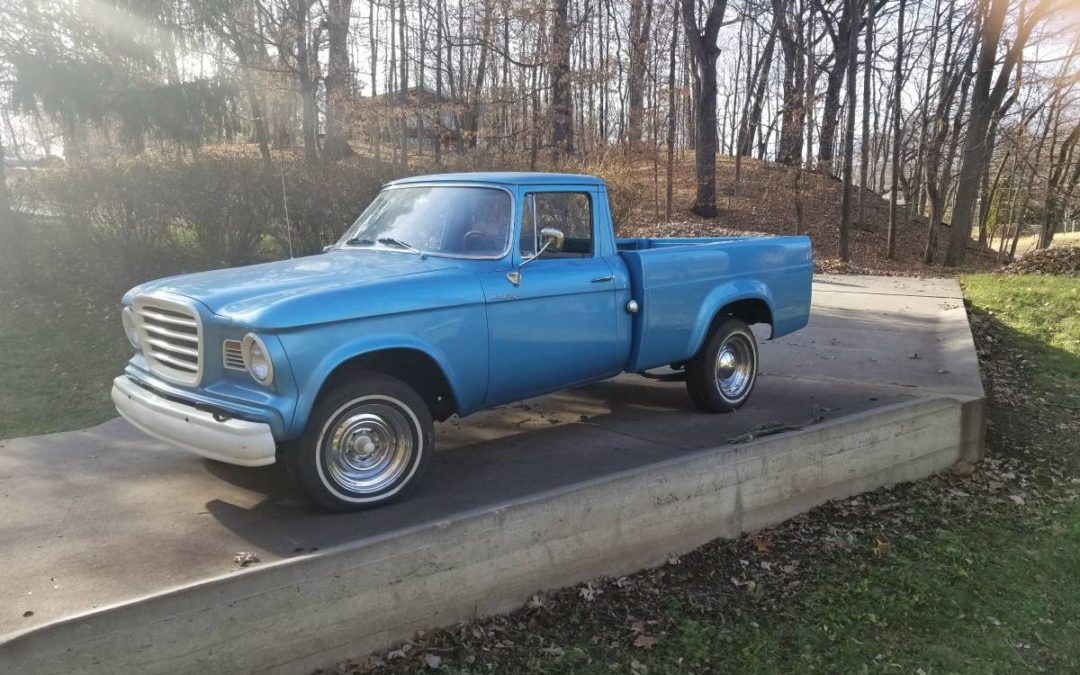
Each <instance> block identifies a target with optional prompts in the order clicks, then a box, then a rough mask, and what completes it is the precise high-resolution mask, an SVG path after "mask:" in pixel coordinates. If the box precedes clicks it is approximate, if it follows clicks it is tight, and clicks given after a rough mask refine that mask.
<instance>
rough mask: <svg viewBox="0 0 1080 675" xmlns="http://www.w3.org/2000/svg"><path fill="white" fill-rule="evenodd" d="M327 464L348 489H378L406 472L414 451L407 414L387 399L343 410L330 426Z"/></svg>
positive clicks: (364, 490) (329, 469) (327, 438)
mask: <svg viewBox="0 0 1080 675" xmlns="http://www.w3.org/2000/svg"><path fill="white" fill-rule="evenodd" d="M324 442H325V443H326V468H327V471H328V473H329V474H330V478H331V479H332V480H333V481H334V482H335V483H337V484H338V485H340V486H341V487H342V488H345V489H346V490H348V491H349V492H353V493H358V494H367V493H373V492H379V491H381V490H383V489H385V488H386V487H387V486H389V485H391V484H393V483H394V481H396V480H398V479H399V478H400V477H401V476H402V474H404V473H405V471H406V469H407V468H408V466H409V462H410V460H411V458H412V456H413V452H414V449H415V448H414V441H413V433H412V426H411V425H410V424H409V419H408V417H407V416H406V415H405V414H404V413H403V412H402V411H400V410H398V409H397V408H395V407H393V406H390V405H387V404H385V403H375V402H372V403H363V404H360V405H358V406H356V407H354V408H352V409H350V410H349V411H347V412H346V413H344V414H343V415H342V416H341V417H340V418H339V420H338V421H337V423H335V424H334V426H333V427H332V428H331V429H330V432H329V434H328V435H327V436H326V438H325V440H324Z"/></svg>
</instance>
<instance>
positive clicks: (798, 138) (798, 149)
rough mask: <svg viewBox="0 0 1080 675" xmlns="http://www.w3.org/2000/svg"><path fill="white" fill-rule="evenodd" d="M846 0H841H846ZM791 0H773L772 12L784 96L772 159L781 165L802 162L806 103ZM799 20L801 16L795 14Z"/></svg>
mask: <svg viewBox="0 0 1080 675" xmlns="http://www.w3.org/2000/svg"><path fill="white" fill-rule="evenodd" d="M846 1H847V0H845V2H846ZM793 8H794V2H792V0H773V12H774V13H775V14H776V16H777V18H776V20H777V21H778V22H779V24H780V25H779V31H780V46H781V48H782V49H783V52H784V97H783V103H782V104H781V106H782V107H781V122H780V145H779V147H778V148H777V151H776V161H778V162H780V163H781V164H785V165H788V166H790V165H792V164H795V163H796V162H798V163H800V164H801V163H802V152H803V130H804V128H805V127H804V122H805V119H806V106H805V101H804V100H803V96H804V95H805V91H806V79H805V78H806V66H805V60H806V47H805V45H804V44H803V31H802V26H801V25H794V26H793V25H792V23H794V21H793V20H792V15H791V10H792V9H793ZM796 19H797V20H801V17H796Z"/></svg>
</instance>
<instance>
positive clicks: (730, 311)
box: [709, 298, 773, 332]
mask: <svg viewBox="0 0 1080 675" xmlns="http://www.w3.org/2000/svg"><path fill="white" fill-rule="evenodd" d="M729 316H733V317H735V318H736V319H741V320H743V321H745V322H746V323H747V324H750V325H753V324H755V323H767V324H769V327H770V328H772V322H773V319H772V311H770V310H769V305H768V303H766V302H765V301H764V300H761V299H759V298H747V299H746V300H736V301H735V302H730V303H728V304H726V305H724V306H723V307H721V308H720V311H718V312H717V313H716V316H714V317H713V320H712V324H711V325H710V326H709V331H710V332H711V331H712V329H713V327H714V326H715V325H716V324H717V323H719V322H720V321H722V320H723V319H725V318H727V317H729Z"/></svg>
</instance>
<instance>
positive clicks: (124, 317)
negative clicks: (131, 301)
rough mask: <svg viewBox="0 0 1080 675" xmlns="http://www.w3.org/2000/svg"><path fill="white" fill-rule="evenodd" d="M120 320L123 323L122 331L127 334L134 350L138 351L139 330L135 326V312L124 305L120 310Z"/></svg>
mask: <svg viewBox="0 0 1080 675" xmlns="http://www.w3.org/2000/svg"><path fill="white" fill-rule="evenodd" d="M120 321H121V322H122V323H123V324H124V333H125V334H126V335H127V339H128V342H130V343H131V346H132V347H134V348H135V351H139V330H138V329H137V328H135V314H134V313H133V312H132V311H131V307H125V308H124V309H123V311H121V312H120Z"/></svg>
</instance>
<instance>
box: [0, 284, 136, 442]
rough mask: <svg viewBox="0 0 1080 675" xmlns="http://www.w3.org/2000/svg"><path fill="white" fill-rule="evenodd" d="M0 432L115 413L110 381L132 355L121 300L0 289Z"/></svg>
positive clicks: (91, 420) (70, 424) (61, 426)
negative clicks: (47, 297) (48, 297)
mask: <svg viewBox="0 0 1080 675" xmlns="http://www.w3.org/2000/svg"><path fill="white" fill-rule="evenodd" d="M0 307H3V308H4V309H3V311H0V377H2V378H3V386H2V387H0V410H2V411H3V414H2V415H0V438H13V437H16V436H29V435H33V434H44V433H49V432H53V431H65V430H68V429H79V428H83V427H87V426H90V425H93V424H97V423H99V422H103V421H105V420H107V419H109V418H110V417H112V416H114V415H115V414H116V411H115V408H113V405H112V401H111V400H110V399H109V389H110V387H111V385H112V379H113V378H114V377H116V375H117V374H119V373H120V371H121V369H122V367H123V364H124V362H125V361H127V359H128V358H129V356H130V355H131V347H130V346H129V345H128V343H127V340H126V339H125V338H124V331H123V329H122V328H121V327H120V316H119V311H118V309H119V301H118V302H116V303H115V304H113V305H106V306H102V305H101V303H95V302H92V301H89V300H84V299H77V298H69V299H66V300H64V301H43V300H40V299H27V296H24V295H16V294H14V293H11V292H5V293H0Z"/></svg>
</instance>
